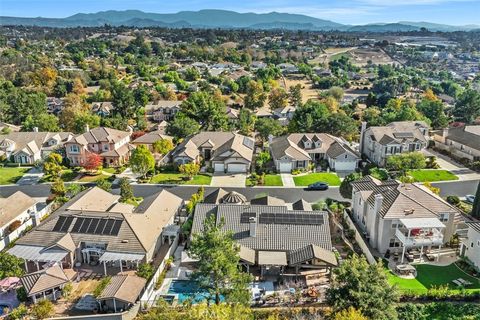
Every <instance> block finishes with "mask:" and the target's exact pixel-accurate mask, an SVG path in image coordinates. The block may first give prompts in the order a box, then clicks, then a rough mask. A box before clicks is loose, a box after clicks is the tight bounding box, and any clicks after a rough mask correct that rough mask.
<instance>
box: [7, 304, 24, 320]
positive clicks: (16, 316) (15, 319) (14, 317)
mask: <svg viewBox="0 0 480 320" xmlns="http://www.w3.org/2000/svg"><path fill="white" fill-rule="evenodd" d="M27 314H28V308H27V307H26V306H25V304H23V303H20V305H19V306H18V307H16V308H15V309H13V310H12V311H11V312H10V313H9V314H8V319H9V320H20V319H24V318H25V316H26V315H27Z"/></svg>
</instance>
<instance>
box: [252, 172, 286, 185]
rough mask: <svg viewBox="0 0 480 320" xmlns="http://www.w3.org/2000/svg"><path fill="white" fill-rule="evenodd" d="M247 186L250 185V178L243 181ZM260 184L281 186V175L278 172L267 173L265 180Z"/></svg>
mask: <svg viewBox="0 0 480 320" xmlns="http://www.w3.org/2000/svg"><path fill="white" fill-rule="evenodd" d="M245 185H246V186H247V187H252V186H253V184H252V180H250V179H248V178H247V180H246V181H245ZM262 186H271V187H275V186H277V187H281V186H283V182H282V177H281V176H280V175H279V174H267V175H265V181H264V184H262Z"/></svg>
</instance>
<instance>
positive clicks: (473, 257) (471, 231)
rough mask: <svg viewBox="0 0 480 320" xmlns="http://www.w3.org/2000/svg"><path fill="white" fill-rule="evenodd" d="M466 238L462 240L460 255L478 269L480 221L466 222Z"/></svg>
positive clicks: (479, 266)
mask: <svg viewBox="0 0 480 320" xmlns="http://www.w3.org/2000/svg"><path fill="white" fill-rule="evenodd" d="M467 225H468V232H467V238H466V239H464V240H463V242H462V246H461V249H460V255H462V256H464V257H467V258H468V259H469V260H470V261H471V262H472V263H473V265H474V267H475V268H477V270H479V271H480V222H467Z"/></svg>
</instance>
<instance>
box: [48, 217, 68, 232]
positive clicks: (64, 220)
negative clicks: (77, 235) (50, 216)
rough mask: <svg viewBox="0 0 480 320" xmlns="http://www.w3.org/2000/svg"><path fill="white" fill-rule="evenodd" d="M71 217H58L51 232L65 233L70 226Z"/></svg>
mask: <svg viewBox="0 0 480 320" xmlns="http://www.w3.org/2000/svg"><path fill="white" fill-rule="evenodd" d="M72 221H73V217H66V216H60V217H58V220H57V223H56V224H55V226H54V227H53V231H58V232H67V231H68V228H70V225H71V224H72Z"/></svg>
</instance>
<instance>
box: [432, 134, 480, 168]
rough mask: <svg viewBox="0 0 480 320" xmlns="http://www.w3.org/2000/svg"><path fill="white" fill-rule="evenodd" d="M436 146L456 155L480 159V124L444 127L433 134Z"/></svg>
mask: <svg viewBox="0 0 480 320" xmlns="http://www.w3.org/2000/svg"><path fill="white" fill-rule="evenodd" d="M433 139H434V141H435V147H437V148H439V149H443V150H447V151H449V152H450V153H451V154H453V155H454V156H456V157H459V158H466V159H469V160H471V161H480V125H477V126H473V125H472V126H469V125H466V126H461V127H455V128H447V129H443V130H442V131H440V132H439V133H436V134H434V135H433Z"/></svg>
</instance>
